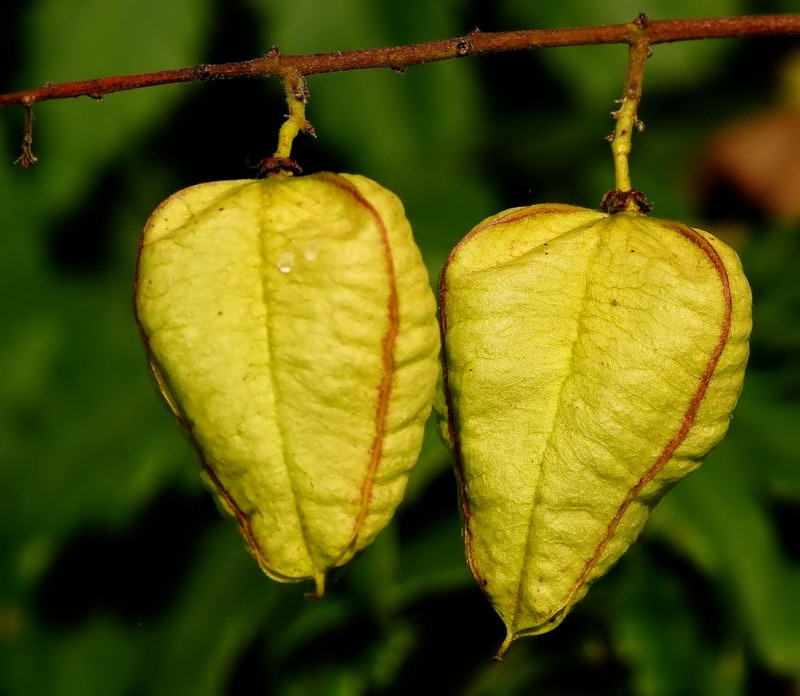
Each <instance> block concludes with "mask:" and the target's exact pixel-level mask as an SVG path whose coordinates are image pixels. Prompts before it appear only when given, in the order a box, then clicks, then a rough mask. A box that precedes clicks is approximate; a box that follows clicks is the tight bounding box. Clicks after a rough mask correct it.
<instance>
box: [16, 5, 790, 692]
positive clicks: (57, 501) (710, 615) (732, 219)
mask: <svg viewBox="0 0 800 696" xmlns="http://www.w3.org/2000/svg"><path fill="white" fill-rule="evenodd" d="M792 10H796V6H795V5H794V2H793V0H771V1H770V2H759V3H756V0H749V1H748V0H694V1H693V2H668V1H667V0H642V1H641V2H638V3H633V2H618V3H614V4H612V3H607V4H606V6H603V5H601V4H598V3H596V2H593V1H592V0H575V1H574V2H571V3H561V4H557V3H533V2H521V1H519V0H501V1H499V2H496V3H482V2H480V1H479V0H447V1H446V2H439V3H428V2H423V1H422V0H414V1H409V2H406V3H372V2H369V1H368V0H329V1H328V2H324V3H322V2H312V0H295V1H294V2H279V1H278V0H236V1H235V2H223V1H222V0H216V1H214V0H193V1H190V0H159V1H156V0H135V1H134V0H118V1H117V2H115V3H107V2H100V0H83V1H82V2H77V3H69V4H65V3H63V2H60V0H31V2H27V3H18V4H17V5H15V6H14V7H13V8H12V9H7V10H4V15H5V16H4V23H3V24H2V26H0V55H2V65H0V71H1V72H0V89H2V91H12V90H15V89H23V88H26V87H31V86H35V85H39V84H41V83H43V82H45V81H47V80H51V81H59V80H71V79H80V78H87V77H95V76H101V75H112V74H119V73H127V72H143V71H147V70H156V69H161V68H169V67H178V66H184V65H191V64H195V63H200V62H221V61H229V60H241V59H246V58H250V57H253V56H255V55H258V54H259V53H261V52H263V51H265V50H266V49H267V48H268V47H269V46H271V45H273V44H278V45H280V47H281V49H282V50H283V51H284V52H287V53H296V52H308V51H326V50H338V49H347V48H359V47H371V46H383V45H394V44H400V43H410V42H415V41H425V40H432V39H437V38H443V37H452V36H457V35H461V34H463V33H466V32H467V31H469V30H470V29H472V28H474V27H476V26H477V27H480V28H481V29H482V30H486V31H489V30H501V29H521V28H533V27H555V26H566V25H577V24H590V23H611V22H619V21H628V20H630V19H632V18H633V16H635V14H636V13H638V12H639V11H644V12H646V13H648V15H650V16H651V17H652V18H656V19H657V18H667V17H676V16H684V17H689V16H694V17H700V16H710V15H723V14H744V13H748V12H749V13H755V12H767V11H771V12H781V11H784V12H785V11H792ZM797 46H798V44H797V41H790V40H786V39H774V38H773V39H760V40H751V41H716V42H696V43H690V44H674V45H664V46H658V47H656V48H655V55H654V57H653V59H652V60H651V61H650V64H649V65H648V72H647V75H646V80H645V97H644V101H643V104H642V109H641V117H642V118H643V119H644V121H645V122H646V123H647V130H646V131H645V132H644V133H643V134H641V135H639V136H638V137H637V138H635V140H634V153H633V157H632V173H633V177H634V185H637V186H638V187H639V188H642V189H643V190H644V191H645V192H646V193H647V195H648V197H649V198H650V199H651V200H652V201H654V202H655V204H656V214H658V215H659V216H661V217H667V218H677V219H682V220H684V221H685V222H689V223H691V224H695V225H698V226H704V227H706V228H708V229H711V230H713V231H715V232H717V233H718V234H720V236H723V237H725V238H726V239H727V240H728V241H729V242H730V243H732V244H734V245H735V246H737V247H738V249H739V251H740V253H741V256H742V259H743V262H744V266H745V269H746V271H747V273H748V275H749V277H750V279H751V283H752V285H753V291H754V296H755V308H754V315H755V329H754V335H753V352H752V358H751V367H750V370H749V373H748V377H747V380H746V384H745V391H744V393H743V395H742V398H741V401H740V404H739V406H738V408H737V410H736V412H735V415H734V419H733V421H732V425H731V428H730V432H729V434H728V437H727V438H726V439H725V441H724V442H723V444H722V445H720V446H719V447H718V448H717V450H716V451H715V452H714V453H713V454H712V455H711V456H710V457H709V458H708V460H707V462H706V463H705V464H704V466H703V467H702V468H701V469H700V470H699V472H697V473H696V474H694V475H692V476H691V477H690V478H689V479H687V480H686V481H684V482H682V483H681V484H680V485H679V486H677V487H676V489H675V490H674V491H672V492H671V493H670V494H669V495H668V496H667V497H666V499H665V500H664V501H663V502H662V504H661V505H660V506H659V507H658V508H657V509H656V511H655V513H654V515H653V518H652V520H651V522H650V523H649V524H648V526H647V528H646V531H645V533H644V534H643V536H642V539H641V540H640V542H639V543H637V544H636V545H635V546H634V548H633V549H631V551H630V552H629V553H628V554H627V555H626V556H625V557H624V558H623V559H622V560H621V561H620V563H619V564H618V565H617V566H616V567H615V568H614V569H613V570H612V572H611V573H610V574H609V575H608V576H607V577H606V578H604V579H602V580H601V581H599V582H598V583H597V584H596V585H595V587H594V588H593V589H592V591H591V592H590V593H589V595H588V597H587V598H586V599H585V600H584V601H583V602H582V603H581V604H580V605H578V607H577V608H576V610H575V611H574V612H573V614H572V615H571V616H570V617H569V618H568V619H567V621H566V622H565V623H564V625H563V626H561V627H560V628H558V629H557V630H556V631H554V632H553V633H551V634H547V635H544V636H541V637H538V638H534V639H527V640H524V641H520V642H519V643H517V644H515V645H514V646H513V647H512V649H511V650H510V651H509V653H508V656H507V658H506V660H505V661H504V662H503V663H502V664H495V663H492V662H491V655H492V654H493V651H494V649H495V648H496V647H497V645H498V643H499V641H500V640H501V638H502V633H503V631H502V626H501V625H500V621H499V620H498V619H497V618H496V617H495V616H494V615H493V613H492V610H491V609H490V608H489V606H488V604H487V603H486V601H485V600H484V598H483V596H482V595H481V593H480V591H479V590H478V589H477V587H476V586H475V584H474V582H473V581H472V578H471V577H470V575H469V573H468V571H467V569H466V565H465V563H464V560H463V553H462V544H461V539H460V532H459V520H458V508H457V499H456V487H455V483H454V480H453V477H452V474H451V472H450V462H449V459H448V456H447V454H446V453H445V451H444V449H443V447H442V446H441V444H440V443H439V442H438V440H437V437H436V435H435V433H434V432H433V430H432V429H431V431H430V432H429V433H428V436H427V438H426V441H425V445H424V448H423V452H422V455H421V458H420V462H419V465H418V466H417V468H416V469H415V471H414V473H413V475H412V478H411V481H410V483H409V488H408V495H407V497H406V500H405V502H404V503H403V506H402V507H401V509H400V510H399V512H398V514H397V516H396V518H395V520H394V521H393V522H392V524H391V525H390V526H389V528H387V529H386V530H385V531H384V532H383V533H382V534H381V535H380V537H379V538H378V540H377V542H376V543H375V544H374V546H372V547H371V548H370V549H369V550H368V551H366V552H365V553H364V554H363V555H362V556H361V557H359V558H358V559H357V560H356V561H355V562H354V563H352V564H351V565H350V566H349V567H347V568H345V569H343V570H342V571H341V572H339V573H337V574H336V575H335V577H334V578H332V581H331V583H330V588H329V594H328V595H327V596H326V597H325V598H324V599H323V600H322V601H320V602H310V601H308V600H306V599H304V598H303V591H304V590H305V589H308V588H304V587H301V586H294V585H277V584H275V583H273V582H271V581H270V580H268V579H267V578H266V577H264V576H263V575H261V574H260V572H259V571H258V569H257V567H256V565H255V563H254V562H252V560H251V559H250V558H249V557H248V555H247V553H246V551H245V548H244V544H243V542H242V541H241V539H240V538H239V537H238V535H237V532H236V529H235V525H234V524H233V523H232V522H231V521H230V520H227V519H223V517H222V516H221V515H220V514H219V513H218V512H217V510H216V508H215V507H214V504H213V502H212V498H211V496H210V495H209V494H208V493H207V492H206V491H204V489H203V488H202V486H201V485H200V482H199V477H198V476H197V471H196V468H197V467H196V462H195V461H194V457H193V454H192V451H191V448H190V447H189V446H188V445H187V443H186V442H185V441H184V439H183V436H182V434H181V433H180V431H179V429H178V428H177V426H176V424H175V423H174V422H173V420H172V418H171V416H170V415H169V413H168V412H167V410H166V408H164V407H163V405H162V404H161V403H160V402H159V399H158V397H157V395H156V392H155V389H154V388H153V386H152V385H151V383H150V381H149V378H148V374H147V370H146V367H145V360H144V354H143V351H142V349H141V346H140V344H139V338H138V335H137V331H136V327H135V324H134V321H133V318H132V311H131V297H130V295H131V283H132V273H133V267H134V259H135V254H136V245H137V239H138V235H139V231H140V229H141V227H142V225H143V223H144V221H145V220H146V218H147V216H148V214H149V213H150V211H151V210H152V209H153V208H154V207H155V206H156V205H157V204H158V203H159V202H160V201H161V200H162V199H164V198H165V197H166V196H168V195H169V194H170V193H172V192H173V191H175V190H177V189H179V188H181V187H184V186H187V185H190V184H194V183H199V182H201V181H210V180H215V179H223V178H242V177H248V176H251V175H252V170H251V169H250V166H251V165H253V164H254V163H256V162H257V161H258V160H259V159H261V158H262V157H264V156H267V155H269V154H271V151H272V149H273V148H274V142H275V137H276V134H277V128H278V126H279V124H280V122H281V118H282V115H283V113H284V112H285V106H284V104H283V103H282V95H281V93H280V89H279V86H278V84H277V82H276V81H274V80H273V81H270V82H267V83H264V82H256V81H252V82H248V81H242V82H233V83H218V84H207V85H191V86H172V87H161V88H156V89H149V90H143V91H140V92H134V93H129V94H118V95H112V96H108V97H106V98H105V99H104V100H103V101H102V102H101V103H99V104H98V103H95V102H92V101H91V100H89V99H79V100H71V101H66V102H50V103H46V104H42V105H39V106H37V108H36V110H35V116H36V125H35V141H34V149H35V151H36V153H37V154H38V155H39V157H40V159H41V161H40V163H39V164H38V165H37V166H36V167H35V168H33V169H31V170H29V171H23V170H21V169H19V168H16V167H13V166H12V164H11V162H12V161H13V160H14V158H15V157H16V156H17V154H18V148H19V143H20V141H21V132H22V113H21V111H20V110H6V111H4V112H3V113H2V114H0V201H1V202H2V204H1V205H0V230H1V231H2V236H1V238H0V249H1V250H2V253H0V290H2V298H3V300H2V303H1V304H0V312H2V315H0V326H2V330H1V333H0V366H2V369H3V377H2V379H0V492H2V499H3V504H2V505H0V695H2V696H17V695H20V696H22V695H26V696H27V695H30V694H34V695H36V694H48V695H51V694H57V695H62V694H63V695H65V696H71V695H73V694H74V695H75V696H78V695H85V694H104V695H108V696H116V695H119V696H126V695H129V694H170V695H171V696H178V695H179V694H192V696H199V695H203V694H208V695H209V696H210V695H212V694H247V693H269V694H280V695H286V696H295V695H297V696H300V695H306V694H309V695H312V694H313V695H317V694H321V695H326V694H332V695H333V694H337V695H338V694H341V695H342V696H350V695H360V694H383V693H386V694H406V693H414V692H421V693H435V694H468V695H470V696H479V695H484V694H485V695H495V694H496V695H512V694H523V693H524V694H528V693H538V694H586V693H592V694H641V695H642V696H661V695H664V696H667V695H673V694H674V695H690V694H703V695H707V694H719V695H728V694H731V695H738V694H742V695H744V694H749V693H752V694H762V693H763V694H771V695H772V694H775V695H780V694H798V693H800V432H799V428H798V425H800V274H798V272H797V268H798V262H799V261H800V234H798V233H799V232H800V230H799V229H798V225H797V224H796V223H794V224H792V223H788V222H786V221H779V220H773V219H770V217H769V216H768V215H764V214H759V213H757V212H756V213H755V214H754V213H753V211H752V210H750V209H747V210H743V208H742V205H741V201H740V199H739V197H738V196H737V195H735V194H729V195H728V196H727V197H722V198H719V197H717V198H716V199H713V200H711V199H709V197H708V196H703V195H702V194H703V192H702V191H700V190H699V189H698V186H697V179H696V177H695V175H694V172H695V168H696V165H697V162H698V159H699V157H701V153H702V151H703V147H704V143H705V142H706V141H707V138H708V137H709V135H710V134H712V133H713V132H714V131H715V129H716V128H717V127H718V126H719V125H720V124H721V123H722V122H724V121H725V120H726V119H728V118H729V117H730V116H731V115H734V114H746V113H748V112H752V111H755V110H757V109H759V108H762V107H764V106H765V105H767V104H769V103H770V101H771V100H772V99H773V96H774V95H773V94H772V87H771V85H772V84H773V82H772V77H773V76H774V75H775V71H776V68H777V66H778V65H779V63H780V60H781V59H782V57H783V56H784V55H785V54H786V53H787V51H788V50H789V49H791V48H792V47H795V48H796V47H797ZM624 63H625V48H624V47H621V46H612V47H586V48H574V49H573V48H563V49H551V50H547V51H541V52H535V53H527V54H510V55H497V56H487V57H483V58H474V59H466V60H459V61H448V62H444V63H439V64H434V65H428V66H421V67H418V68H413V69H411V70H409V71H407V72H406V73H405V74H404V75H402V76H401V75H397V74H394V73H392V72H391V71H389V70H386V71H364V72H360V73H344V74H332V75H321V76H313V77H311V78H310V80H309V82H310V88H311V95H312V99H311V103H310V105H309V117H310V118H311V120H312V121H313V122H314V124H315V126H316V129H317V132H318V134H319V138H318V140H312V139H310V138H305V139H302V140H301V141H300V142H298V144H297V146H296V151H295V154H296V156H297V158H298V159H299V161H300V162H301V164H302V165H303V167H304V168H305V169H306V170H307V171H315V170H320V169H331V170H336V171H350V172H359V173H362V174H365V175H367V176H370V177H372V178H374V179H376V180H377V181H379V182H381V183H382V184H384V185H385V186H387V187H389V188H390V189H392V190H394V191H395V192H396V193H397V194H398V195H399V196H400V197H401V199H403V201H404V202H405V204H406V207H407V211H408V215H409V218H410V219H411V222H412V225H413V226H414V229H415V232H416V235H417V239H418V241H419V244H420V246H421V248H422V250H423V254H424V257H425V259H426V261H427V263H428V264H429V268H430V272H431V277H432V279H433V278H435V277H436V274H437V273H438V269H439V267H440V266H441V263H442V261H443V260H444V258H445V256H446V254H447V252H448V251H449V249H450V248H451V247H452V246H453V244H454V243H455V242H456V241H457V240H458V239H459V238H460V237H461V236H463V234H465V233H466V232H467V231H468V230H469V229H470V228H471V227H472V226H473V225H474V224H476V223H477V222H479V221H480V220H481V219H483V218H484V217H486V216H488V215H490V214H493V213H495V212H497V211H499V210H502V209H503V208H505V207H510V206H512V205H524V204H529V203H534V202H541V201H560V202H566V203H575V204H579V205H586V206H595V205H597V203H598V201H599V200H600V197H601V195H602V194H603V193H604V191H605V190H607V189H608V188H610V187H611V185H612V181H613V176H612V172H611V158H610V156H609V152H608V145H607V143H606V142H605V141H604V140H603V136H605V134H606V133H608V132H610V130H611V128H612V123H611V121H610V119H609V118H608V113H609V111H611V109H612V108H613V106H614V105H613V100H614V99H615V98H616V97H617V96H618V93H619V91H620V90H621V86H622V81H623V77H624V75H623V71H624ZM799 195H800V194H799Z"/></svg>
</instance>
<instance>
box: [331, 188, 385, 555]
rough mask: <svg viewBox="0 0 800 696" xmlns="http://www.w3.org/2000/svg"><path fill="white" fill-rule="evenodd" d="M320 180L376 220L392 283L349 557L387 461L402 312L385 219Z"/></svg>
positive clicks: (366, 204)
mask: <svg viewBox="0 0 800 696" xmlns="http://www.w3.org/2000/svg"><path fill="white" fill-rule="evenodd" d="M317 177H318V178H319V179H322V180H324V181H327V182H328V183H330V184H333V185H334V186H337V187H339V188H340V189H342V190H343V191H345V192H347V193H349V194H350V195H351V196H352V197H353V198H355V199H356V200H357V201H358V202H359V204H360V205H362V206H363V207H364V209H365V210H366V211H367V212H368V213H369V214H370V215H371V216H372V218H373V220H374V221H375V226H376V227H377V229H378V234H379V236H380V241H381V246H382V247H383V254H384V259H385V261H386V273H387V276H388V279H389V299H388V302H387V308H386V313H387V321H388V328H387V330H386V334H385V335H384V337H383V341H382V343H381V379H380V382H379V384H378V401H377V404H376V407H375V437H374V438H373V440H372V444H371V446H370V449H369V464H368V466H367V473H366V476H365V477H364V482H363V483H362V484H361V499H360V504H359V510H358V517H357V518H356V522H355V525H354V529H353V535H352V540H351V542H350V544H349V546H348V549H346V550H345V551H344V554H343V555H344V556H345V557H346V555H347V553H348V551H349V550H351V549H354V548H355V546H356V543H357V541H358V535H359V533H360V531H361V528H362V527H363V525H364V521H365V520H366V518H367V514H368V513H369V503H370V500H371V498H372V490H373V486H374V484H375V476H376V474H377V473H378V468H379V467H380V463H381V459H382V458H383V443H384V439H385V437H386V420H387V418H388V415H389V398H390V396H391V392H392V380H393V378H394V349H395V343H396V342H397V334H398V333H399V330H400V312H399V302H398V297H397V275H396V273H395V268H394V257H393V255H392V247H391V244H390V243H389V235H388V233H387V231H386V225H385V224H384V222H383V218H382V217H381V215H380V213H378V211H377V210H376V209H375V207H374V206H373V205H372V204H371V203H370V202H369V201H368V200H367V199H366V198H365V197H364V196H363V195H362V194H361V192H360V191H359V190H358V189H357V188H356V187H355V186H353V185H352V184H351V183H350V182H349V181H347V179H345V178H344V177H342V176H338V175H336V174H319V175H317Z"/></svg>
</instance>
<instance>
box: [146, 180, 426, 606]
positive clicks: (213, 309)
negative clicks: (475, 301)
mask: <svg viewBox="0 0 800 696" xmlns="http://www.w3.org/2000/svg"><path fill="white" fill-rule="evenodd" d="M135 294H136V297H135V305H136V316H137V320H138V322H139V326H140V328H141V333H142V336H143V338H144V341H145V345H146V347H147V352H148V356H149V358H150V363H151V366H152V370H153V374H154V375H155V378H156V381H157V382H158V385H159V388H160V389H161V392H162V394H163V395H164V398H165V399H166V400H167V402H168V403H169V405H170V407H171V408H172V410H173V411H174V413H175V414H176V416H177V417H178V418H179V419H180V420H181V422H182V423H183V424H184V425H185V427H186V429H187V430H188V432H189V434H190V436H191V438H192V440H193V441H194V443H195V444H196V446H197V449H198V451H199V453H200V455H201V458H202V466H203V471H204V474H205V478H206V479H207V480H208V482H209V483H210V484H211V485H212V487H213V488H214V489H215V491H216V493H217V495H218V497H219V499H220V501H221V503H222V504H223V506H224V507H225V508H226V509H228V511H229V512H231V513H232V514H233V515H234V516H235V517H236V518H237V520H238V522H239V524H240V526H241V530H242V533H243V535H244V538H245V540H246V541H247V544H248V546H249V548H250V550H251V552H252V554H253V555H254V556H255V558H256V559H257V560H258V562H259V564H260V566H261V567H262V569H263V570H264V572H265V573H266V574H267V575H269V576H270V577H272V578H274V579H276V580H280V581H296V580H302V579H304V578H311V579H313V580H314V581H315V582H316V586H317V594H321V593H322V590H323V582H324V577H325V573H326V571H327V570H328V569H330V568H332V567H334V566H339V565H342V564H344V563H346V562H347V561H348V560H349V559H350V558H351V557H352V556H353V555H354V554H355V553H357V552H358V551H360V550H361V549H363V548H364V547H366V546H367V545H368V544H369V543H370V542H371V541H372V540H373V539H374V538H375V536H376V534H377V533H378V532H379V531H380V530H381V529H382V528H383V527H384V526H385V525H386V524H387V522H388V521H389V519H390V518H391V516H392V514H393V513H394V510H395V508H396V506H397V504H398V503H399V501H400V499H401V497H402V494H403V490H404V488H405V483H406V479H407V474H408V471H409V469H410V468H411V467H412V466H413V464H414V462H415V461H416V457H417V455H418V453H419V449H420V446H421V439H422V430H423V425H424V422H425V419H426V417H427V415H428V413H429V411H430V407H431V402H432V400H433V393H434V389H435V381H436V374H437V368H438V364H437V355H438V348H439V332H438V328H437V325H436V319H435V301H434V298H433V294H432V292H431V290H430V286H429V283H428V275H427V271H426V268H425V266H424V264H423V262H422V258H421V256H420V253H419V250H418V249H417V247H416V245H415V244H414V241H413V238H412V234H411V228H410V226H409V224H408V221H407V220H406V218H405V214H404V212H403V208H402V205H401V204H400V201H399V200H398V199H397V198H396V197H395V196H394V195H393V194H392V193H390V192H389V191H387V190H386V189H384V188H381V187H380V186H379V185H378V184H376V183H375V182H373V181H370V180H369V179H366V178H364V177H361V176H352V175H346V174H342V175H337V174H328V173H322V174H317V175H312V176H306V177H298V178H290V177H283V176H273V177H269V178H267V179H263V180H246V181H226V182H216V183H208V184H201V185H199V186H194V187H191V188H188V189H185V190H183V191H180V192H178V193H176V194H175V195H173V196H172V197H171V198H169V199H168V200H167V201H165V202H164V203H162V204H161V206H159V208H158V209H157V210H156V211H155V212H154V213H153V215H152V217H151V218H150V220H149V222H148V223H147V226H146V228H145V231H144V234H143V237H142V240H141V245H140V251H139V260H138V266H137V276H136V291H135Z"/></svg>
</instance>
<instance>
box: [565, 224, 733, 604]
mask: <svg viewBox="0 0 800 696" xmlns="http://www.w3.org/2000/svg"><path fill="white" fill-rule="evenodd" d="M668 227H669V228H670V229H672V230H673V231H674V232H676V233H678V234H680V235H681V236H682V237H684V238H685V239H686V240H688V241H689V242H691V243H692V244H694V245H695V246H696V247H698V248H699V249H700V250H701V251H702V252H703V253H704V254H706V256H708V259H709V261H710V262H711V265H712V266H713V267H714V270H715V271H716V272H717V275H718V276H719V279H720V282H721V283H722V297H723V299H724V301H725V314H724V316H723V318H722V325H721V331H720V336H719V340H718V341H717V345H716V346H715V347H714V350H713V351H712V353H711V356H710V357H709V359H708V363H707V364H706V369H705V371H704V372H703V375H702V377H701V378H700V382H699V384H698V385H697V390H696V391H695V393H694V396H693V397H692V400H691V401H690V402H689V407H688V408H687V409H686V413H685V414H684V416H683V419H682V420H681V425H680V428H679V429H678V432H677V433H676V434H675V436H674V437H673V438H672V439H671V440H670V441H669V442H668V443H667V445H666V447H664V449H663V450H662V452H661V454H660V455H659V457H658V459H657V460H656V462H655V464H653V466H651V467H650V468H649V469H648V470H647V471H646V472H645V473H644V474H643V475H642V477H641V478H640V479H639V480H638V481H637V482H636V484H635V485H634V486H633V487H632V488H631V489H630V491H628V494H627V495H626V496H625V499H624V500H623V501H622V504H621V505H620V506H619V508H618V509H617V512H616V514H615V515H614V517H613V519H612V520H611V522H610V523H609V525H608V527H607V528H606V533H605V535H604V536H603V539H602V540H601V541H600V543H599V544H598V546H597V548H596V549H595V551H594V553H593V554H592V556H591V557H590V558H589V560H588V561H587V562H586V564H585V565H584V567H583V571H582V572H581V575H580V576H579V577H578V579H577V580H576V581H575V583H574V584H573V586H572V588H571V589H570V591H569V593H568V594H567V597H566V599H565V600H564V601H563V602H562V603H561V607H564V606H566V605H567V604H569V602H570V600H571V599H572V598H573V597H574V596H575V593H576V592H577V591H578V589H579V588H580V586H581V585H582V584H583V583H584V581H585V580H586V578H587V577H588V576H589V573H590V572H591V570H592V568H593V567H594V566H595V564H596V563H597V561H598V560H599V558H600V556H602V554H603V552H604V551H605V549H606V547H607V546H608V544H609V542H610V540H611V537H613V536H614V532H615V531H616V529H617V527H618V526H619V523H620V521H621V520H622V518H623V516H624V515H625V512H626V511H627V510H628V508H629V507H630V505H631V503H633V501H634V500H636V498H637V497H638V496H639V494H640V493H641V492H642V489H643V488H644V487H645V486H646V485H647V484H648V483H650V481H652V480H653V478H655V476H656V475H657V474H658V472H659V471H661V469H663V468H664V466H666V464H667V463H668V462H669V461H670V460H671V459H672V457H673V456H674V455H675V452H676V451H677V449H678V447H680V446H681V444H682V443H683V441H684V440H685V439H686V437H687V436H688V435H689V433H690V432H691V429H692V426H693V425H694V420H695V417H696V416H697V410H698V408H699V407H700V403H701V402H702V401H703V397H704V396H705V394H706V391H707V390H708V385H709V383H710V382H711V377H712V376H713V374H714V370H715V369H716V367H717V363H718V362H719V359H720V357H721V355H722V352H723V351H724V350H725V346H726V345H727V343H728V337H729V336H730V329H731V320H732V315H733V303H732V299H731V288H730V281H729V279H728V272H727V271H726V270H725V264H724V263H723V261H722V259H721V258H720V255H719V254H718V253H717V250H716V249H714V247H713V246H712V245H711V243H710V242H709V241H708V240H707V239H705V237H703V236H702V235H701V234H700V233H699V232H697V231H696V230H694V229H692V228H691V227H688V226H684V225H679V224H675V223H672V224H668ZM559 611H561V609H560V610H559Z"/></svg>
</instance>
